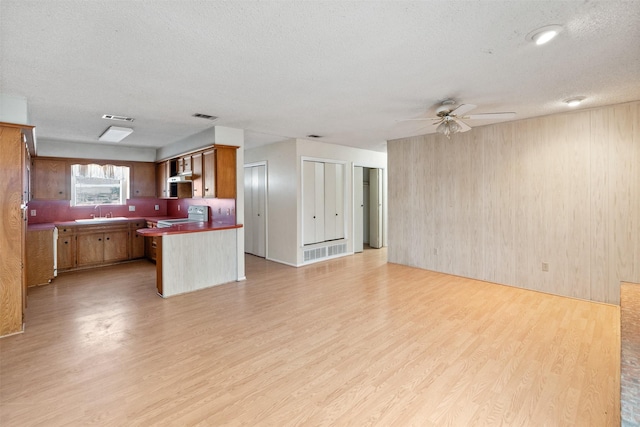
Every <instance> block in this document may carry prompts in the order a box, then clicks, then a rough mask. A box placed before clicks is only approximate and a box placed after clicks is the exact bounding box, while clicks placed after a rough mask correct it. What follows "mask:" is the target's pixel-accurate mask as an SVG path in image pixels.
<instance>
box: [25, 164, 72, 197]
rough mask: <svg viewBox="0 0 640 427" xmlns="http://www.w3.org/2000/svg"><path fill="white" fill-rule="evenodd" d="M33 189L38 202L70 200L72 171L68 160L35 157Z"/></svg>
mask: <svg viewBox="0 0 640 427" xmlns="http://www.w3.org/2000/svg"><path fill="white" fill-rule="evenodd" d="M31 173H32V189H33V198H34V199H36V200H70V198H69V188H70V187H71V169H70V168H69V165H68V163H67V161H66V160H64V159H52V158H41V157H34V158H33V159H32V168H31Z"/></svg>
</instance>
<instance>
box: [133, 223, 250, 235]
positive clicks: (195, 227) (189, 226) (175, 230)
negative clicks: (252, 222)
mask: <svg viewBox="0 0 640 427" xmlns="http://www.w3.org/2000/svg"><path fill="white" fill-rule="evenodd" d="M235 228H242V224H232V225H230V224H224V223H220V222H217V221H209V222H186V223H184V224H175V225H172V226H171V227H166V228H141V229H139V230H137V233H138V234H140V235H142V236H167V235H170V234H184V233H198V232H202V231H216V230H233V229H235Z"/></svg>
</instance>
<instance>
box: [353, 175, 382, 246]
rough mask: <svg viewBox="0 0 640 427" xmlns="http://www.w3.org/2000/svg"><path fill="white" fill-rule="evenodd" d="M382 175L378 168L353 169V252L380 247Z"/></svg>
mask: <svg viewBox="0 0 640 427" xmlns="http://www.w3.org/2000/svg"><path fill="white" fill-rule="evenodd" d="M382 173H383V170H382V169H380V168H368V167H363V166H356V167H354V173H353V176H354V178H353V194H354V222H353V228H354V243H353V251H354V252H362V251H363V250H364V247H365V245H366V246H369V247H372V248H381V247H382V230H383V227H382V224H383V218H382V211H383V209H382V203H383V200H382Z"/></svg>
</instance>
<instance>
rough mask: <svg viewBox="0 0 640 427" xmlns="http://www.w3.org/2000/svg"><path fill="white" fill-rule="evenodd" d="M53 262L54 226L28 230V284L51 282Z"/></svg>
mask: <svg viewBox="0 0 640 427" xmlns="http://www.w3.org/2000/svg"><path fill="white" fill-rule="evenodd" d="M53 264H54V263H53V228H51V229H49V230H36V231H32V230H29V231H27V286H36V285H46V284H47V283H49V282H51V279H53V275H54V272H53Z"/></svg>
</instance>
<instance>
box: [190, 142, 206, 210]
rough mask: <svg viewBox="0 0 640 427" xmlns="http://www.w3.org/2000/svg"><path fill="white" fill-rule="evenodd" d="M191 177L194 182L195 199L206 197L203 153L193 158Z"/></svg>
mask: <svg viewBox="0 0 640 427" xmlns="http://www.w3.org/2000/svg"><path fill="white" fill-rule="evenodd" d="M191 172H192V174H191V176H192V180H193V186H192V187H193V198H194V199H195V198H198V199H199V198H202V197H204V185H203V182H204V180H203V176H202V153H196V154H194V155H193V156H191Z"/></svg>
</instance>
